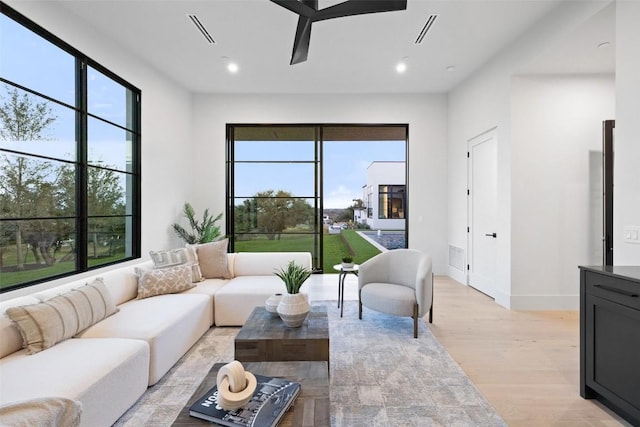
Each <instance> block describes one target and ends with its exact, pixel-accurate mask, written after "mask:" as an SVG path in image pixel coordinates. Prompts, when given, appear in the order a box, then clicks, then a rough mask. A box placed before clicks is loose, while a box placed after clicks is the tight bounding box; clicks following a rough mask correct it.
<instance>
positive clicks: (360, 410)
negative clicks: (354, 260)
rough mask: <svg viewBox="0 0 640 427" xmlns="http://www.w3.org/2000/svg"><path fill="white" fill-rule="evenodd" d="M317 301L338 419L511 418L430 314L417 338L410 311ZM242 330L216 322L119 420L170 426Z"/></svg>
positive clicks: (391, 422) (366, 424)
mask: <svg viewBox="0 0 640 427" xmlns="http://www.w3.org/2000/svg"><path fill="white" fill-rule="evenodd" d="M315 304H318V305H325V306H326V307H327V311H328V314H329V331H330V339H331V343H330V346H331V349H330V359H331V377H330V384H331V425H332V426H336V427H341V426H362V427H370V426H385V427H387V426H398V427H400V426H402V427H407V426H420V427H422V426H506V423H505V422H504V421H503V420H502V418H501V417H500V416H499V415H498V413H497V412H496V411H495V410H494V409H493V407H492V406H491V405H490V404H489V403H488V402H487V400H486V399H485V398H484V397H483V396H482V395H481V394H480V392H479V391H478V389H477V388H476V387H475V386H474V385H473V383H472V382H471V381H470V380H469V378H468V377H467V376H466V374H465V373H464V372H463V371H462V369H461V368H460V367H459V366H458V364H457V363H456V362H455V361H454V360H453V359H452V358H451V356H449V354H448V353H447V351H446V350H445V349H444V348H443V347H442V345H441V344H440V343H439V342H438V340H436V338H435V337H434V336H433V335H432V334H431V332H430V331H429V328H428V327H427V326H426V325H425V324H424V322H422V321H420V322H419V338H418V339H414V338H413V321H412V320H411V319H410V318H401V317H396V316H387V315H384V314H381V313H377V312H374V311H371V310H368V309H366V308H365V309H364V311H363V319H362V320H358V303H357V301H345V307H344V316H343V317H342V318H341V317H340V311H339V309H338V308H337V307H336V302H335V301H326V302H314V305H315ZM238 330H239V328H229V327H223V328H212V329H210V330H209V331H208V332H207V333H206V334H205V335H204V336H203V337H202V339H200V341H198V343H197V344H196V345H194V346H193V348H191V350H189V352H187V354H185V356H184V357H183V358H182V359H181V360H180V361H179V362H178V363H177V364H176V365H175V366H174V367H173V368H172V369H171V370H170V371H169V372H168V373H167V374H166V375H165V376H164V377H163V378H162V380H160V382H158V384H156V385H155V386H153V387H150V388H149V389H148V390H147V392H146V393H145V394H144V395H143V396H142V397H141V398H140V399H139V401H138V402H137V403H136V404H135V405H134V406H133V407H132V408H131V409H130V410H129V411H127V412H126V413H125V414H124V415H123V416H122V418H120V420H118V422H117V423H116V424H115V425H116V426H127V427H133V426H170V425H171V423H172V422H173V420H174V419H175V418H176V417H177V415H178V413H179V412H180V410H181V409H182V407H183V406H184V405H185V403H186V402H187V400H188V399H189V397H190V396H191V395H192V394H193V391H194V390H195V389H196V388H197V386H198V384H200V382H201V381H202V378H204V375H205V374H206V373H207V372H208V370H209V369H210V368H211V366H212V365H213V364H214V363H216V362H225V361H230V360H233V339H234V337H235V335H236V333H237V332H238Z"/></svg>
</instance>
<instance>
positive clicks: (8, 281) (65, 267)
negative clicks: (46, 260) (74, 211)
mask: <svg viewBox="0 0 640 427" xmlns="http://www.w3.org/2000/svg"><path fill="white" fill-rule="evenodd" d="M12 249H13V250H12ZM23 253H25V254H26V256H25V259H24V261H25V263H24V270H22V271H3V272H2V273H0V289H1V288H5V287H8V286H13V285H15V284H19V283H26V282H32V281H36V280H41V279H46V278H48V277H55V276H59V275H61V274H64V273H69V272H73V271H74V270H75V268H76V264H75V260H74V259H73V257H71V259H70V260H69V261H60V260H61V259H63V257H64V253H58V254H56V258H57V260H58V262H56V263H55V264H53V265H37V264H35V262H34V258H33V254H32V253H30V252H28V253H27V252H23ZM124 257H125V255H124V251H121V252H116V253H115V254H114V255H112V256H101V257H98V258H89V260H88V261H89V267H96V266H99V265H102V264H107V263H110V262H113V261H117V260H120V259H123V258H124ZM67 259H69V258H67ZM2 265H3V266H4V267H5V268H7V270H9V269H10V268H11V267H15V265H16V255H15V249H14V248H11V247H8V248H7V247H5V251H4V257H3V263H2Z"/></svg>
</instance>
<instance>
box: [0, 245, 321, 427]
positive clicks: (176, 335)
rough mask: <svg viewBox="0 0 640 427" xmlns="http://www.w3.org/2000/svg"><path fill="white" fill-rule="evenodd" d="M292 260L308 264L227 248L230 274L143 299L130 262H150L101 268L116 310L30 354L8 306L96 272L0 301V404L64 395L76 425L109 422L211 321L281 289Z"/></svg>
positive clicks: (238, 315) (227, 319)
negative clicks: (74, 405) (77, 413)
mask: <svg viewBox="0 0 640 427" xmlns="http://www.w3.org/2000/svg"><path fill="white" fill-rule="evenodd" d="M291 260H294V261H296V262H297V263H299V264H302V265H304V266H305V267H307V268H309V269H310V268H311V267H312V264H311V254H309V253H300V252H279V253H248V252H243V253H237V254H227V263H228V268H229V272H230V273H231V278H230V279H205V280H204V281H202V282H198V283H197V284H196V286H195V287H193V288H191V289H189V290H187V291H185V292H181V293H176V294H165V295H157V296H152V297H149V298H145V299H137V292H138V276H137V275H136V270H135V268H136V267H138V268H142V269H150V268H152V267H153V263H152V262H151V261H146V262H142V263H140V264H137V265H134V266H131V265H129V266H126V267H122V268H119V269H116V270H111V271H109V272H106V273H104V274H100V275H98V276H96V277H101V278H102V279H103V282H104V284H105V286H106V288H107V289H108V292H109V294H110V296H111V298H112V300H113V302H114V303H115V304H116V306H117V308H118V312H117V313H115V314H113V315H111V316H109V317H107V318H105V319H104V320H101V321H99V322H98V323H96V324H94V325H92V326H90V327H89V328H87V329H85V330H84V331H82V332H81V333H80V334H78V335H76V336H75V337H73V338H70V339H67V340H64V341H62V342H59V343H57V344H55V345H53V346H52V347H50V348H47V349H45V350H43V351H40V352H38V353H35V354H27V352H26V350H25V349H23V348H22V346H23V341H22V337H21V335H20V332H19V330H18V328H17V327H16V325H15V324H14V323H13V322H12V321H11V320H10V319H9V318H8V317H7V315H6V310H7V308H9V307H16V306H23V305H29V304H37V303H40V302H42V301H46V300H48V299H49V298H52V297H55V296H57V295H60V294H62V293H64V292H67V291H70V290H72V289H77V288H79V287H80V286H83V285H84V284H86V283H89V282H91V281H92V280H93V279H94V278H95V277H91V278H85V279H83V280H77V281H73V282H70V283H67V284H64V285H61V286H57V287H55V288H52V289H48V290H46V291H42V292H39V293H37V294H34V295H29V296H26V297H19V298H14V299H10V300H7V301H3V302H0V357H1V358H0V406H2V405H7V404H10V403H12V402H16V401H27V400H31V399H37V398H42V397H63V398H67V399H71V400H74V401H80V402H81V403H82V408H83V409H82V415H81V424H80V425H81V426H91V427H96V426H109V425H111V424H113V423H114V422H115V421H116V420H117V419H118V418H119V417H120V416H121V415H122V414H123V413H124V412H125V411H126V410H127V409H128V408H129V407H130V406H131V405H133V404H134V403H135V402H136V400H137V399H138V398H139V397H140V396H141V395H142V394H143V393H144V391H145V390H146V389H147V387H148V386H152V385H153V384H155V383H156V382H158V381H159V380H160V379H161V378H162V376H163V375H164V374H165V373H166V372H167V371H168V370H169V369H170V368H171V367H172V366H173V365H174V364H175V363H176V362H177V361H178V359H180V357H182V356H183V355H184V354H185V353H186V351H187V350H188V349H189V348H190V347H191V346H192V345H193V344H194V343H195V342H196V341H198V339H199V338H200V337H201V336H202V335H203V334H204V333H205V332H206V331H207V330H208V329H209V328H210V327H211V326H213V325H214V324H215V325H216V326H240V325H242V324H243V323H244V322H245V320H246V319H247V317H248V316H249V314H250V313H251V311H252V310H253V308H254V307H256V306H259V305H263V304H264V301H265V300H266V299H267V298H268V297H269V296H271V295H272V294H274V293H276V292H286V289H285V287H284V284H283V283H282V281H281V280H280V279H279V278H278V277H276V276H275V275H274V274H273V272H274V270H275V269H277V268H282V267H285V266H286V264H287V263H288V262H289V261H291ZM303 292H304V287H303ZM0 424H2V420H0Z"/></svg>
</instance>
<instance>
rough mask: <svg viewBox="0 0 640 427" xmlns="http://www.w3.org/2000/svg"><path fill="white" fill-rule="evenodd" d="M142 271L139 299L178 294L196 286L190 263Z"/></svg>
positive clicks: (139, 283) (139, 282)
mask: <svg viewBox="0 0 640 427" xmlns="http://www.w3.org/2000/svg"><path fill="white" fill-rule="evenodd" d="M140 273H141V276H140V277H139V279H138V299H143V298H149V297H153V296H156V295H164V294H176V293H179V292H183V291H186V290H188V289H191V288H193V287H195V286H196V285H194V284H193V283H192V277H191V266H189V265H180V266H177V267H170V268H160V269H154V270H149V271H140Z"/></svg>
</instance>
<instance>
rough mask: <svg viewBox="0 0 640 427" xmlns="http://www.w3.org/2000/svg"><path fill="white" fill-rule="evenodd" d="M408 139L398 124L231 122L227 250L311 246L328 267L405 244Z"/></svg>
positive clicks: (321, 267)
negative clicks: (235, 123)
mask: <svg viewBox="0 0 640 427" xmlns="http://www.w3.org/2000/svg"><path fill="white" fill-rule="evenodd" d="M407 144H408V127H407V125H403V124H398V125H373V124H371V125H370V124H364V125H352V124H347V125H308V124H307V125H257V124H256V125H246V124H238V125H227V173H226V175H227V191H226V197H227V209H226V213H227V215H226V220H227V224H226V230H227V234H228V235H229V238H230V239H229V241H230V243H229V245H230V250H231V251H232V252H270V251H292V252H303V251H304V252H310V253H311V254H312V256H313V265H314V269H315V270H316V271H325V272H327V271H328V272H332V271H333V265H335V264H337V263H340V262H341V257H342V256H343V255H345V254H350V255H352V256H354V259H356V260H357V262H363V261H364V260H366V259H367V258H368V257H369V256H371V255H372V254H375V253H378V252H379V251H380V250H386V249H395V248H400V247H407V241H408V240H407V237H408V230H407V226H406V225H407V212H408V211H407V204H408V192H407V179H406V178H407V162H406V155H407V151H408V150H407ZM364 246H369V247H370V248H371V249H372V250H361V251H358V250H356V249H355V248H362V247H364Z"/></svg>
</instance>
